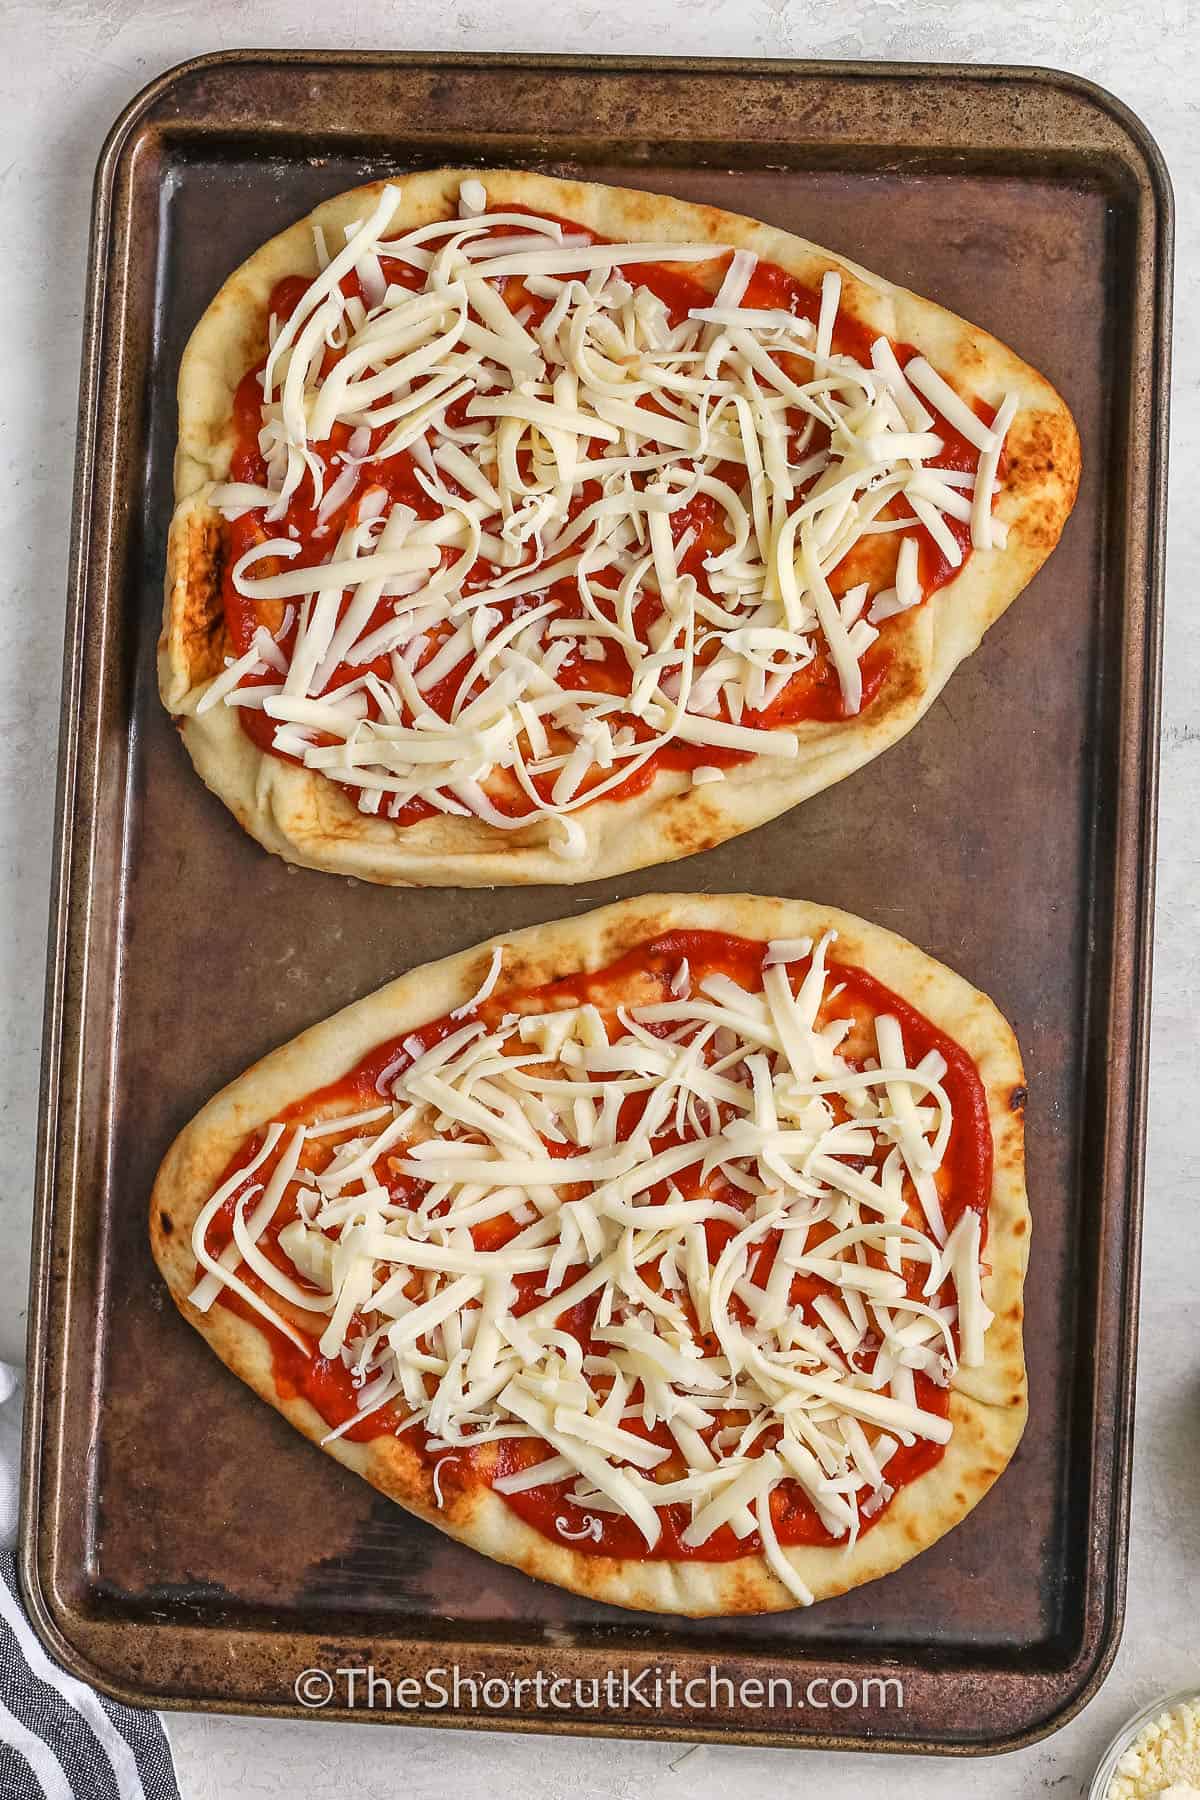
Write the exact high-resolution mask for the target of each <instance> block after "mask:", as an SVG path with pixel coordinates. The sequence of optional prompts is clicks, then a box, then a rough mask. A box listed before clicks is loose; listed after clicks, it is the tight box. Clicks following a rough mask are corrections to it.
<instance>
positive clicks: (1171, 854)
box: [0, 0, 1200, 1800]
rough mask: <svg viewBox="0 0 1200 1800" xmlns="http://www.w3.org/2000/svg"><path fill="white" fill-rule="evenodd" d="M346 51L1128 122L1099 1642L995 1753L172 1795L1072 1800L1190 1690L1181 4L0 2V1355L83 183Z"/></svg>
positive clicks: (186, 1758) (514, 1746)
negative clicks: (1127, 1294) (1167, 444)
mask: <svg viewBox="0 0 1200 1800" xmlns="http://www.w3.org/2000/svg"><path fill="white" fill-rule="evenodd" d="M314 42H317V43H320V44H323V45H340V46H347V47H364V48H372V49H454V50H508V49H522V50H538V51H560V52H562V51H575V52H584V53H586V52H589V51H594V52H596V53H597V54H603V53H626V54H637V53H651V52H659V53H661V52H672V53H679V54H687V55H750V56H827V57H856V58H857V57H867V58H895V59H907V60H915V59H921V60H934V61H938V60H941V61H949V60H971V61H980V62H1011V63H1041V64H1046V65H1049V66H1052V67H1059V68H1066V69H1071V70H1075V71H1077V72H1078V73H1080V74H1083V75H1086V76H1089V77H1091V78H1092V79H1093V80H1095V81H1098V82H1101V83H1103V84H1104V85H1105V86H1106V87H1109V88H1111V89H1112V90H1114V91H1115V92H1116V93H1117V94H1118V95H1119V96H1120V97H1121V98H1122V99H1123V100H1125V101H1126V102H1127V103H1128V104H1129V105H1130V106H1132V107H1133V108H1134V109H1135V110H1136V111H1137V112H1138V113H1140V114H1141V116H1142V117H1143V119H1144V120H1145V121H1146V123H1147V124H1148V125H1149V127H1150V129H1151V131H1152V132H1153V133H1154V134H1155V136H1156V137H1157V139H1158V142H1159V144H1160V145H1161V147H1162V149H1163V151H1164V153H1165V155H1166V158H1167V162H1168V164H1169V166H1170V169H1171V172H1172V176H1173V178H1174V183H1175V191H1176V199H1177V206H1178V245H1177V268H1178V279H1177V292H1178V294H1179V296H1180V304H1179V309H1178V317H1177V325H1176V339H1175V386H1174V395H1175V397H1174V429H1173V433H1172V465H1173V474H1174V481H1173V491H1174V503H1173V506H1172V518H1171V528H1172V538H1171V551H1170V566H1169V586H1168V612H1167V640H1166V673H1165V707H1164V726H1163V761H1162V783H1163V787H1162V809H1161V826H1160V829H1161V843H1160V859H1159V873H1158V941H1157V973H1156V984H1157V1000H1156V1005H1155V1013H1154V1019H1155V1025H1154V1050H1153V1091H1152V1103H1151V1131H1150V1157H1149V1168H1148V1179H1147V1195H1146V1234H1145V1257H1144V1270H1143V1283H1144V1286H1143V1296H1144V1302H1143V1314H1142V1321H1143V1322H1142V1333H1141V1357H1140V1378H1139V1399H1138V1425H1137V1430H1138V1449H1137V1461H1136V1475H1135V1481H1134V1517H1133V1540H1132V1550H1131V1558H1130V1577H1129V1604H1128V1623H1127V1626H1126V1631H1125V1638H1124V1643H1123V1645H1122V1648H1121V1651H1120V1653H1119V1656H1118V1659H1117V1663H1116V1666H1115V1669H1114V1671H1113V1673H1112V1675H1111V1676H1110V1677H1109V1680H1108V1682H1107V1684H1106V1685H1105V1687H1104V1689H1103V1690H1102V1692H1101V1694H1100V1695H1099V1696H1098V1698H1097V1699H1096V1700H1095V1701H1093V1703H1092V1704H1091V1706H1089V1707H1088V1708H1087V1709H1086V1711H1085V1712H1084V1714H1083V1715H1082V1716H1081V1717H1080V1718H1079V1719H1077V1720H1076V1721H1075V1722H1074V1723H1073V1724H1071V1725H1070V1726H1068V1727H1067V1728H1066V1729H1065V1730H1064V1731H1062V1732H1060V1733H1059V1734H1058V1735H1056V1736H1055V1737H1053V1738H1051V1739H1050V1740H1049V1741H1047V1742H1046V1743H1043V1744H1040V1745H1037V1746H1035V1747H1034V1748H1033V1749H1031V1750H1028V1751H1023V1752H1020V1753H1018V1754H1016V1755H1013V1756H1009V1757H1005V1758H1002V1759H985V1760H981V1761H973V1762H955V1763H938V1762H930V1761H925V1760H918V1759H916V1758H910V1757H903V1758H893V1759H889V1760H888V1762H887V1764H886V1765H884V1764H881V1763H880V1762H879V1761H877V1760H874V1759H867V1758H864V1757H850V1756H835V1757H816V1756H813V1755H809V1756H800V1755H798V1754H796V1755H791V1754H788V1753H784V1752H768V1751H757V1750H713V1749H708V1748H696V1749H692V1750H689V1749H688V1748H687V1746H685V1745H680V1744H650V1743H637V1744H635V1743H619V1742H607V1741H589V1740H582V1739H580V1740H571V1739H566V1738H552V1739H547V1738H541V1739H533V1738H520V1737H500V1736H496V1735H492V1734H487V1735H482V1734H474V1733H467V1732H434V1731H429V1730H405V1731H403V1732H396V1731H386V1730H367V1729H363V1728H360V1727H348V1726H347V1727H341V1726H317V1725H293V1724H289V1723H257V1722H254V1721H251V1720H235V1719H218V1718H199V1717H178V1716H177V1717H173V1718H172V1719H171V1720H170V1725H169V1729H170V1734H171V1738H172V1742H173V1743H174V1746H175V1752H176V1757H177V1762H178V1767H179V1776H180V1785H181V1788H182V1791H183V1793H184V1795H185V1796H186V1797H187V1800H217V1797H218V1796H220V1797H221V1800H226V1797H228V1800H233V1797H234V1796H238V1797H239V1800H266V1797H267V1796H276V1795H279V1796H283V1795H286V1796H287V1797H288V1800H346V1797H348V1796H350V1795H355V1796H362V1797H363V1800H371V1797H374V1796H380V1797H382V1796H384V1795H385V1794H386V1795H387V1796H389V1800H390V1797H391V1796H392V1795H394V1794H395V1792H396V1791H397V1789H398V1787H399V1785H400V1784H402V1786H403V1791H404V1792H405V1794H406V1795H407V1796H409V1797H410V1800H434V1797H435V1796H436V1797H439V1800H440V1796H442V1795H444V1794H451V1793H466V1794H474V1793H484V1792H486V1793H487V1794H488V1795H489V1796H490V1797H491V1800H507V1797H508V1796H520V1800H562V1797H563V1796H571V1797H572V1800H585V1797H586V1800H590V1797H595V1800H601V1797H605V1800H609V1797H611V1800H617V1797H621V1800H624V1797H626V1796H630V1797H632V1796H634V1795H637V1796H643V1795H651V1794H652V1795H654V1796H655V1797H656V1800H660V1797H661V1800H672V1797H674V1796H679V1797H681V1800H682V1796H684V1795H688V1796H691V1795H693V1794H696V1793H697V1792H698V1793H701V1794H717V1793H720V1794H721V1795H722V1796H724V1797H725V1800H749V1797H750V1796H751V1795H758V1794H760V1793H762V1792H763V1791H765V1790H777V1791H781V1792H783V1793H789V1794H790V1793H795V1794H800V1793H802V1792H803V1793H810V1792H820V1793H821V1795H822V1796H823V1797H824V1800H843V1797H844V1800H850V1797H851V1796H854V1797H858V1796H861V1795H862V1794H863V1793H864V1792H865V1791H870V1790H872V1789H873V1788H874V1787H875V1785H876V1783H885V1782H886V1784H887V1790H888V1792H889V1794H890V1795H891V1796H892V1800H908V1797H910V1796H912V1797H914V1800H915V1797H916V1796H918V1795H920V1796H921V1800H928V1797H930V1796H932V1797H933V1800H939V1797H942V1800H966V1797H968V1796H987V1797H989V1800H990V1797H992V1796H1008V1795H1035V1794H1042V1793H1048V1794H1054V1795H1056V1796H1062V1800H1070V1797H1072V1796H1075V1795H1078V1794H1081V1793H1083V1792H1085V1791H1086V1783H1087V1780H1088V1778H1089V1776H1090V1773H1091V1770H1092V1768H1093V1767H1094V1765H1095V1763H1096V1761H1097V1758H1098V1756H1099V1753H1100V1750H1101V1748H1102V1746H1103V1744H1104V1743H1105V1742H1106V1740H1107V1738H1108V1737H1109V1736H1110V1735H1111V1733H1112V1731H1113V1730H1114V1728H1115V1727H1116V1726H1117V1725H1118V1724H1119V1723H1120V1721H1121V1720H1122V1719H1123V1718H1124V1717H1125V1716H1126V1715H1127V1714H1129V1713H1130V1712H1131V1711H1133V1710H1134V1708H1135V1707H1136V1706H1139V1705H1141V1704H1143V1703H1145V1702H1146V1701H1148V1700H1150V1699H1152V1698H1153V1697H1154V1695H1155V1693H1156V1692H1161V1691H1164V1690H1168V1689H1170V1688H1172V1687H1179V1686H1181V1685H1183V1684H1184V1683H1186V1682H1188V1681H1190V1680H1195V1681H1198V1682H1200V1607H1198V1606H1197V1599H1198V1596H1200V1504H1198V1488H1200V1344H1198V1340H1197V1335H1196V1330H1195V1320H1196V1318H1197V1309H1198V1308H1200V1258H1198V1257H1197V1255H1196V1252H1195V1229H1194V1227H1195V1218H1196V1204H1197V1196H1196V1188H1195V1181H1194V1176H1193V1178H1192V1180H1191V1181H1190V1182H1189V1176H1188V1171H1189V1170H1194V1156H1193V1148H1192V1132H1193V1130H1194V1116H1195V1108H1196V1099H1195V1092H1196V1083H1197V1080H1198V1078H1200V992H1198V988H1200V950H1198V947H1197V932H1196V929H1195V927H1196V923H1197V918H1198V916H1200V905H1198V900H1197V883H1198V880H1200V849H1198V848H1197V835H1196V821H1197V798H1196V796H1197V793H1200V704H1198V702H1197V697H1196V696H1197V692H1198V691H1200V609H1198V608H1197V604H1196V592H1197V589H1198V588H1200V514H1198V511H1197V508H1196V506H1195V502H1194V497H1192V496H1191V495H1190V490H1189V482H1190V481H1192V480H1194V479H1195V478H1196V476H1198V475H1200V331H1198V330H1197V326H1196V321H1195V314H1194V312H1193V311H1192V306H1193V305H1194V301H1193V300H1192V296H1194V294H1195V292H1196V288H1197V283H1198V281H1200V201H1198V199H1197V190H1198V189H1200V101H1198V100H1197V97H1196V86H1195V82H1194V79H1193V71H1194V69H1195V66H1196V64H1197V62H1198V61H1200V7H1197V6H1195V5H1194V4H1189V0H1002V4H997V3H996V0H882V3H880V4H877V5H863V4H860V3H859V0H841V4H840V5H838V4H835V5H832V6H817V5H815V4H812V3H811V0H810V3H808V4H803V3H801V0H610V3H609V4H608V5H607V6H605V7H601V6H599V5H598V4H596V3H595V0H558V4H556V5H555V6H552V7H548V6H545V5H543V4H540V3H539V0H508V3H507V4H506V5H504V6H503V7H501V6H499V5H495V4H491V5H489V4H488V0H422V4H421V5H419V6H418V5H415V4H413V3H412V0H325V5H324V6H323V7H322V8H320V9H319V10H312V9H309V8H301V7H297V6H295V5H294V4H291V3H289V0H271V3H270V4H257V5H256V4H253V3H245V0H210V3H209V4H208V5H207V6H195V5H192V4H181V3H180V0H6V4H5V5H4V6H3V7H0V235H2V237H3V241H4V243H5V244H6V245H7V247H8V249H7V253H8V255H9V256H10V258H11V259H12V260H11V263H10V269H9V275H8V277H7V278H6V280H5V283H4V298H5V310H6V314H7V319H8V323H7V325H6V328H5V330H4V332H3V334H0V368H2V377H0V394H3V396H4V407H3V416H4V444H3V452H2V455H3V462H4V487H3V495H4V500H3V504H2V505H0V571H2V572H3V577H4V579H3V582H2V583H0V1042H2V1043H3V1044H4V1046H5V1049H6V1052H7V1054H6V1057H5V1061H4V1065H3V1071H2V1073H0V1224H2V1225H3V1229H4V1237H3V1242H4V1245H5V1250H6V1256H5V1259H4V1265H3V1273H2V1274H0V1355H3V1356H11V1357H14V1358H15V1357H19V1355H20V1352H21V1345H22V1340H23V1334H24V1320H25V1304H26V1295H25V1282H26V1266H27V1240H28V1232H29V1215H30V1191H31V1176H32V1168H33V1154H34V1137H35V1126H36V1097H37V1068H38V1054H39V1040H40V1032H41V1003H42V967H43V955H44V938H45V918H46V894H47V883H48V877H49V868H50V845H51V834H52V809H53V768H54V761H55V752H56V742H57V731H58V688H59V664H60V658H61V646H62V616H63V606H64V591H65V579H66V577H65V568H66V549H67V534H68V527H69V512H70V483H71V467H72V457H73V436H74V417H75V403H76V385H77V378H78V357H79V331H80V310H81V308H80V296H81V293H82V285H83V273H82V272H83V262H84V252H85V247H86V240H87V225H88V209H89V193H90V185H91V175H92V169H93V166H94V163H95V158H96V154H97V151H98V148H99V145H100V143H101V140H102V138H103V136H104V134H105V131H106V130H107V127H108V125H109V123H110V122H111V120H112V118H113V117H114V115H115V114H116V113H117V111H118V110H119V109H120V108H121V107H122V106H123V105H124V104H125V102H126V101H127V100H128V99H129V98H130V97H131V96H132V95H133V94H134V93H135V92H136V90H137V89H138V88H139V87H141V86H142V85H143V83H144V82H146V81H147V80H149V79H150V78H151V77H152V76H153V75H155V74H157V73H158V72H159V71H160V70H162V69H164V68H166V67H168V66H169V65H170V64H172V63H174V62H177V61H179V60H182V59H183V58H185V57H188V56H191V55H194V54H197V53H199V52H201V51H206V50H214V49H219V48H225V47H232V46H239V45H254V46H259V47H261V46H279V45H297V46H300V45H304V44H306V43H308V44H311V43H314Z"/></svg>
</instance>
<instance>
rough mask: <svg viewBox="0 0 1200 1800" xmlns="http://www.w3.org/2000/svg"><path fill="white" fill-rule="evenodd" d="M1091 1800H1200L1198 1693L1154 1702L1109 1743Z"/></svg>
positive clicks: (1199, 1699)
mask: <svg viewBox="0 0 1200 1800" xmlns="http://www.w3.org/2000/svg"><path fill="white" fill-rule="evenodd" d="M1089 1800H1200V1691H1197V1690H1196V1689H1195V1688H1187V1689H1185V1690H1184V1691H1183V1692H1182V1693H1179V1694H1168V1695H1167V1696H1166V1698H1165V1699H1161V1700H1156V1701H1154V1703H1153V1705H1151V1706H1147V1707H1146V1708H1145V1709H1144V1711H1142V1712H1140V1713H1138V1714H1137V1716H1136V1718H1133V1719H1130V1721H1129V1723H1128V1724H1127V1725H1125V1726H1123V1727H1122V1729H1121V1730H1120V1731H1119V1732H1118V1733H1117V1736H1116V1737H1115V1738H1114V1740H1113V1742H1112V1743H1111V1744H1110V1745H1109V1747H1108V1751H1107V1754H1106V1755H1105V1757H1104V1759H1103V1761H1102V1762H1101V1764H1100V1767H1099V1768H1098V1769H1097V1770H1096V1776H1095V1779H1094V1781H1093V1782H1092V1785H1091V1789H1090V1792H1089Z"/></svg>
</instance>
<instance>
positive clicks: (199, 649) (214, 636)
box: [179, 516, 229, 681]
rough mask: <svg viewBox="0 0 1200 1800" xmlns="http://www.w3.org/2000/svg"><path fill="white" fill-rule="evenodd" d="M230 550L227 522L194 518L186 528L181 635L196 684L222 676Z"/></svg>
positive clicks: (216, 519)
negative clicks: (224, 597) (223, 595)
mask: <svg viewBox="0 0 1200 1800" xmlns="http://www.w3.org/2000/svg"><path fill="white" fill-rule="evenodd" d="M228 552H229V546H228V541H227V535H226V530H225V523H224V520H222V519H220V518H216V517H212V516H209V517H207V518H204V517H200V518H191V519H189V520H188V525H187V572H186V580H185V584H184V593H183V609H182V617H181V618H180V622H179V625H180V635H181V637H182V639H183V643H184V646H185V648H186V651H187V659H188V667H189V671H190V674H191V679H192V680H193V681H204V680H206V679H208V678H209V677H210V676H213V675H216V674H218V673H219V672H220V669H221V665H222V652H223V650H224V642H225V608H224V606H223V604H222V600H221V592H222V587H223V584H224V579H225V564H226V561H227V559H228Z"/></svg>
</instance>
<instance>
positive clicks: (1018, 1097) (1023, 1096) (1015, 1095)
mask: <svg viewBox="0 0 1200 1800" xmlns="http://www.w3.org/2000/svg"><path fill="white" fill-rule="evenodd" d="M1028 1098H1029V1089H1028V1088H1027V1087H1019V1086H1018V1087H1015V1088H1014V1089H1013V1091H1012V1093H1011V1094H1010V1095H1009V1096H1008V1106H1009V1111H1010V1112H1023V1111H1024V1110H1025V1102H1026V1101H1027V1100H1028Z"/></svg>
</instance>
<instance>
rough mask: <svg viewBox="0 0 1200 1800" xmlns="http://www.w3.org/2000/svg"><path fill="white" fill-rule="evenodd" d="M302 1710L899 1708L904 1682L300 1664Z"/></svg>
mask: <svg viewBox="0 0 1200 1800" xmlns="http://www.w3.org/2000/svg"><path fill="white" fill-rule="evenodd" d="M293 1691H294V1693H295V1696H296V1699H297V1700H298V1701H299V1703H300V1705H301V1706H303V1707H304V1708H306V1710H308V1711H310V1712H321V1711H323V1710H324V1709H325V1708H326V1707H337V1708H338V1709H340V1710H345V1711H347V1712H375V1711H382V1712H442V1711H445V1712H455V1713H472V1712H497V1713H511V1712H545V1713H554V1712H563V1713H567V1712H569V1713H578V1712H584V1713H587V1712H596V1713H603V1712H614V1713H630V1712H637V1711H643V1712H647V1713H659V1714H661V1713H663V1712H677V1713H679V1714H681V1715H688V1716H695V1715H696V1714H703V1713H724V1712H728V1711H730V1710H732V1709H741V1708H744V1709H746V1710H748V1711H751V1712H756V1711H762V1712H770V1713H780V1712H802V1711H817V1712H827V1711H832V1712H848V1711H853V1710H855V1709H871V1710H879V1711H890V1712H903V1710H904V1683H903V1682H902V1681H900V1680H899V1679H898V1678H897V1677H895V1676H879V1675H867V1676H863V1677H861V1678H860V1679H854V1678H852V1677H850V1676H846V1675H838V1676H833V1677H830V1676H826V1675H813V1676H809V1677H806V1678H802V1677H792V1676H787V1675H771V1676H761V1677H760V1676H755V1675H747V1676H738V1677H736V1678H735V1677H732V1676H729V1675H722V1674H721V1672H720V1671H719V1670H718V1669H717V1668H716V1667H715V1666H713V1667H709V1668H707V1669H702V1670H700V1671H699V1672H696V1671H693V1672H691V1673H689V1674H686V1675H685V1674H682V1673H681V1672H680V1671H679V1670H678V1669H672V1668H661V1667H658V1666H655V1667H651V1668H647V1669H608V1670H606V1671H605V1672H604V1673H603V1674H600V1675H564V1674H561V1673H557V1672H556V1671H554V1670H553V1669H537V1670H535V1671H533V1673H531V1674H524V1675H515V1674H514V1675H494V1674H492V1675H485V1674H483V1673H482V1672H481V1671H480V1670H474V1671H472V1670H469V1669H464V1668H461V1667H460V1666H459V1665H458V1664H457V1663H450V1664H447V1665H445V1666H443V1667H437V1668H431V1669H426V1670H425V1671H424V1673H423V1674H421V1675H405V1676H400V1677H398V1678H395V1679H393V1678H389V1677H388V1676H386V1675H383V1674H382V1673H381V1672H380V1671H379V1670H378V1669H376V1668H375V1667H374V1665H373V1664H371V1663H363V1664H357V1665H348V1666H346V1667H343V1668H335V1669H323V1668H311V1669H302V1670H301V1672H300V1674H299V1675H297V1677H296V1680H295V1682H294V1684H293Z"/></svg>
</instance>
